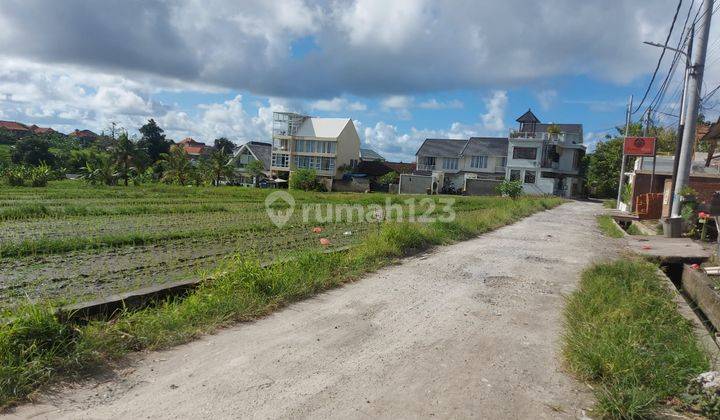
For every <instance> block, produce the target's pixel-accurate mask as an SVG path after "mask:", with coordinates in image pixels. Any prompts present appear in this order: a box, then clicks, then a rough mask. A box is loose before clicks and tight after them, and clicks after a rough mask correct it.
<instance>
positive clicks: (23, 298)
mask: <svg viewBox="0 0 720 420" xmlns="http://www.w3.org/2000/svg"><path fill="white" fill-rule="evenodd" d="M272 191H273V190H261V189H252V188H242V187H195V186H193V187H180V186H167V185H149V186H130V187H117V186H116V187H99V186H90V185H86V184H84V183H81V182H77V181H61V182H55V183H51V184H50V186H48V187H47V188H17V187H5V186H3V187H0V309H2V308H5V309H9V308H12V307H15V306H17V305H18V304H20V303H24V302H28V301H29V302H38V301H42V302H46V301H48V302H51V303H53V304H63V303H72V302H77V301H82V300H88V299H91V298H96V297H100V296H107V295H110V294H113V293H118V292H123V291H128V290H133V289H137V288H140V287H144V286H149V285H156V284H162V283H168V282H172V281H177V280H184V279H189V278H196V277H198V276H205V275H207V273H209V272H211V271H212V270H213V269H214V268H215V267H217V266H218V265H219V264H221V263H222V262H223V261H224V260H225V258H226V257H228V256H232V255H236V254H247V255H252V256H257V257H258V258H259V259H261V260H265V261H271V260H273V259H277V258H281V257H282V256H283V255H284V254H289V253H292V252H295V251H298V250H301V249H320V248H326V249H337V248H340V247H346V246H351V245H354V244H357V243H359V242H361V241H362V240H363V238H365V237H366V235H367V234H368V233H370V232H372V231H373V229H378V227H379V224H380V223H378V222H370V223H368V222H367V221H359V220H345V219H343V220H334V219H333V220H331V221H329V222H325V223H317V222H315V221H312V220H311V221H309V222H304V221H303V217H302V212H301V211H295V212H294V213H293V214H292V216H291V218H290V220H289V222H288V223H287V225H285V226H283V227H282V228H278V227H276V226H275V225H274V224H273V223H272V222H271V220H270V218H269V217H268V215H267V213H266V209H265V198H266V196H267V195H268V194H270V193H271V192H272ZM291 193H292V195H293V197H294V198H295V200H296V203H297V205H302V204H311V203H312V204H320V205H326V204H349V205H358V204H359V205H362V206H364V207H365V208H367V207H368V206H370V205H381V206H384V205H385V204H386V200H387V199H390V200H392V202H393V203H394V204H396V205H398V206H402V207H403V209H404V210H405V211H406V214H408V213H414V214H417V215H419V214H421V213H424V212H425V211H426V210H427V209H425V208H411V207H409V205H408V204H407V203H406V202H405V200H407V199H408V198H409V197H407V196H397V195H388V194H375V193H373V194H349V193H310V192H299V191H292V192H291ZM419 198H424V197H419ZM434 200H438V198H434ZM456 200H457V201H456V203H455V205H454V209H455V211H456V212H457V213H458V217H471V216H472V214H473V212H478V211H480V212H481V211H483V210H484V209H488V208H490V207H496V206H497V205H498V203H499V202H502V201H503V200H506V199H501V198H493V197H484V198H482V197H457V198H456ZM506 201H507V200H506ZM421 207H422V206H421ZM441 209H442V205H440V204H438V206H437V208H436V211H437V212H440V210H441ZM355 219H357V218H355ZM317 228H320V229H321V230H322V231H321V232H317V230H319V229H317ZM321 238H325V239H327V240H328V241H329V244H327V241H325V242H326V243H325V244H324V245H323V244H321V243H320V239H321Z"/></svg>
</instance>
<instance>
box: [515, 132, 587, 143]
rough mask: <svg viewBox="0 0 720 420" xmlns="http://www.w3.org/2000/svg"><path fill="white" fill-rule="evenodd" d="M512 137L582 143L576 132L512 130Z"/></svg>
mask: <svg viewBox="0 0 720 420" xmlns="http://www.w3.org/2000/svg"><path fill="white" fill-rule="evenodd" d="M510 139H511V140H516V139H520V140H542V141H548V142H553V143H557V144H559V145H571V144H582V139H581V138H580V136H579V135H577V134H575V133H537V132H527V131H517V130H510Z"/></svg>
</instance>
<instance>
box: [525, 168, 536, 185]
mask: <svg viewBox="0 0 720 420" xmlns="http://www.w3.org/2000/svg"><path fill="white" fill-rule="evenodd" d="M536 176H537V172H535V171H525V183H526V184H534V183H535V177H536Z"/></svg>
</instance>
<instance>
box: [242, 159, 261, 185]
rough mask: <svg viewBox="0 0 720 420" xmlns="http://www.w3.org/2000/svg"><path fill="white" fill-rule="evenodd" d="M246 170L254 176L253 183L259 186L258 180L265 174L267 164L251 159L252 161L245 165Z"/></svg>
mask: <svg viewBox="0 0 720 420" xmlns="http://www.w3.org/2000/svg"><path fill="white" fill-rule="evenodd" d="M245 170H246V171H247V172H248V173H249V174H250V175H252V177H253V185H254V186H255V187H257V184H258V181H260V177H261V176H263V175H264V174H265V172H264V171H265V165H263V163H262V162H261V161H259V160H257V159H255V160H252V161H250V163H248V164H247V166H245Z"/></svg>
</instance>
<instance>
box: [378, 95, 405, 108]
mask: <svg viewBox="0 0 720 420" xmlns="http://www.w3.org/2000/svg"><path fill="white" fill-rule="evenodd" d="M380 105H381V106H382V107H383V108H385V109H408V108H410V107H411V106H412V105H413V98H412V97H411V96H405V95H392V96H388V97H387V98H385V99H383V100H382V101H380Z"/></svg>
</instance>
